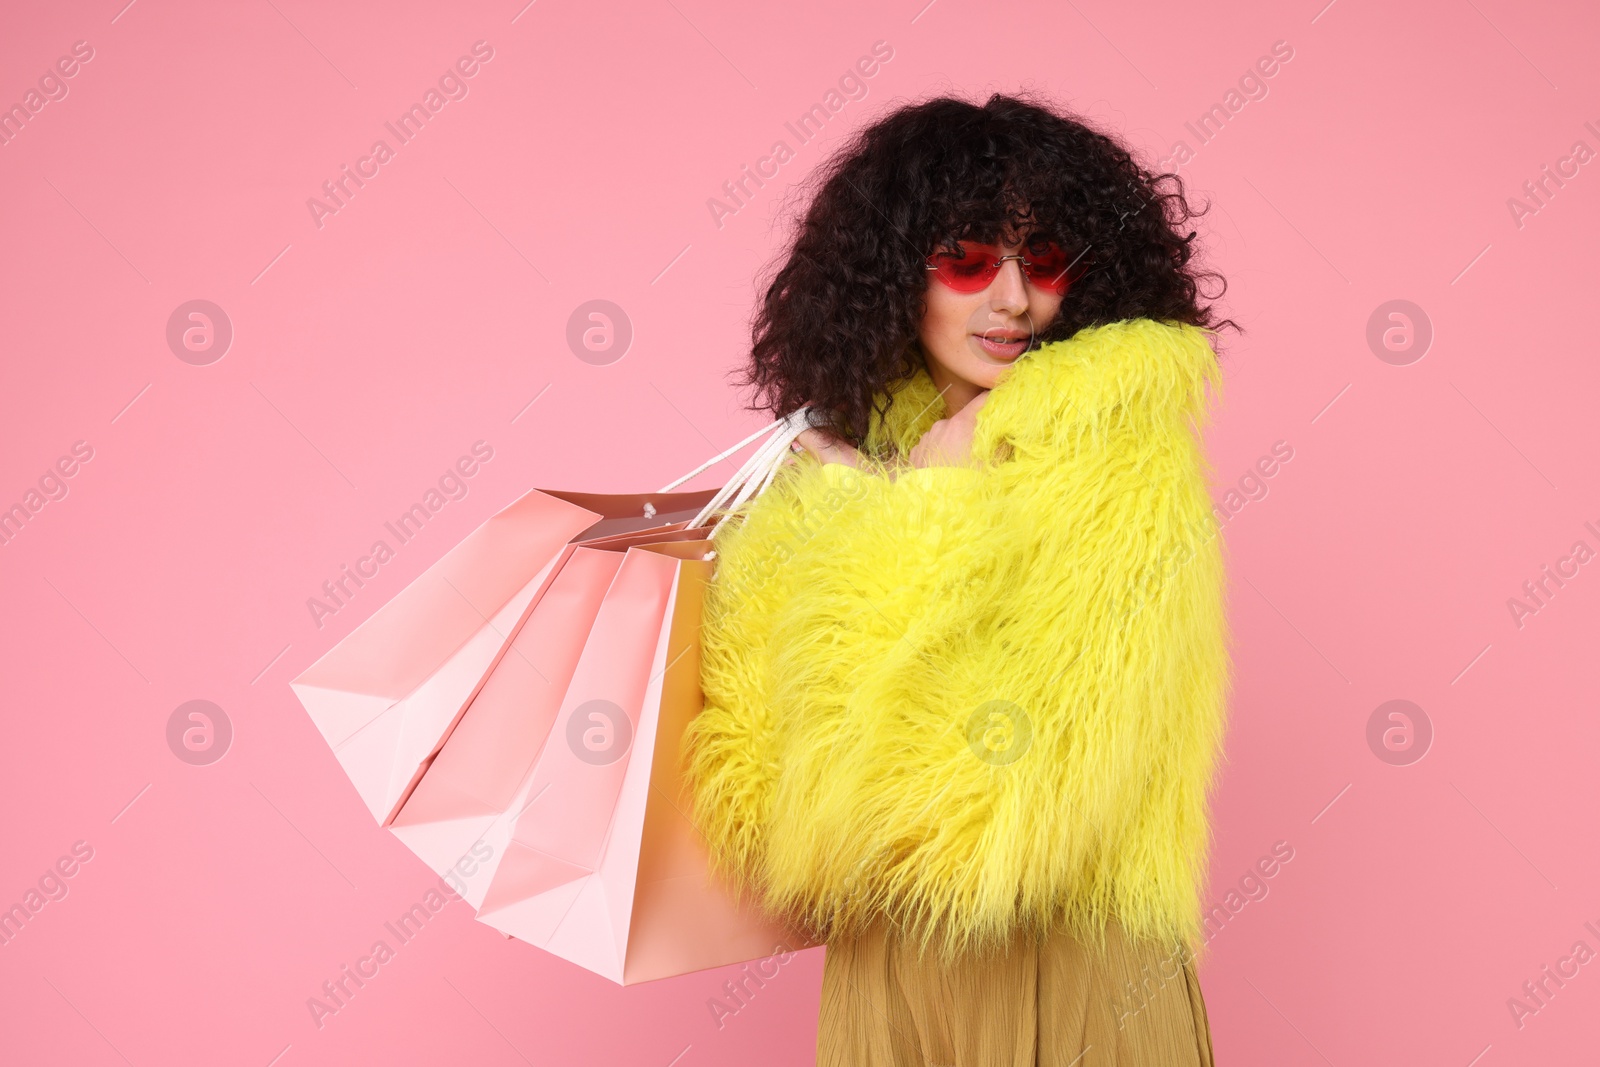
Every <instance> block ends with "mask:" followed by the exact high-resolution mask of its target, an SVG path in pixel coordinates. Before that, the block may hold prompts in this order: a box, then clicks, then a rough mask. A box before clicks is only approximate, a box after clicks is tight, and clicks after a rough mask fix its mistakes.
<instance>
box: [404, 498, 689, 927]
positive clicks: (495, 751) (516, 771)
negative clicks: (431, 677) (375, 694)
mask: <svg viewBox="0 0 1600 1067" xmlns="http://www.w3.org/2000/svg"><path fill="white" fill-rule="evenodd" d="M709 532H710V531H709V530H708V529H707V528H705V527H699V528H696V529H685V528H684V524H683V523H675V524H673V525H671V526H669V527H666V528H656V529H651V530H647V531H643V532H639V533H632V534H621V535H614V536H612V537H609V538H602V539H598V540H586V541H583V542H580V543H579V544H577V545H575V546H573V547H572V548H571V549H570V550H569V552H568V554H567V556H566V557H565V558H564V559H563V561H562V562H561V563H560V565H559V568H558V570H557V572H556V574H555V575H554V577H553V578H552V579H551V580H550V581H549V582H548V583H547V584H546V586H545V588H544V589H543V590H542V591H541V593H540V594H539V597H538V600H537V602H536V603H535V604H534V605H533V607H532V608H531V610H530V611H529V613H528V615H527V617H526V619H525V620H524V622H523V623H522V626H521V628H520V629H519V630H518V632H517V633H516V635H515V636H514V637H513V639H512V641H511V645H510V648H509V649H508V650H507V652H506V654H505V655H504V656H503V657H501V659H500V661H499V662H498V663H497V664H496V665H495V666H494V669H493V670H492V671H491V672H490V674H489V676H488V678H487V679H486V680H485V681H484V684H483V687H482V688H481V689H480V690H479V691H478V693H477V695H476V696H474V697H473V698H472V702H471V704H469V705H468V707H467V710H466V712H465V713H464V714H463V715H462V716H461V720H460V721H459V722H458V723H457V724H456V727H455V729H454V730H452V731H451V732H450V737H449V738H448V740H446V741H445V743H444V745H443V747H442V748H440V750H439V753H438V755H437V756H435V757H434V758H433V760H432V762H431V763H429V765H428V767H427V770H426V771H425V772H424V773H423V775H422V777H421V779H420V780H419V781H418V782H417V785H416V788H415V789H414V790H413V791H412V793H411V795H410V797H409V798H408V799H407V800H406V802H405V805H404V806H403V807H402V808H401V809H400V811H399V812H398V813H397V814H396V815H395V817H394V819H393V820H392V821H391V822H390V824H389V829H390V830H391V831H393V833H394V834H395V836H397V837H399V838H400V839H401V840H402V841H404V842H405V844H406V846H407V847H408V848H410V849H411V851H412V852H415V853H416V854H417V855H418V856H420V857H422V859H423V860H424V861H425V862H426V863H427V864H428V866H430V867H432V868H433V869H434V870H435V871H436V872H438V873H439V874H445V873H446V872H448V871H450V870H451V869H452V868H456V867H461V868H462V869H461V870H458V871H457V872H456V875H457V878H456V884H457V889H458V891H460V892H461V893H462V895H463V896H464V897H466V899H467V900H468V902H469V903H471V904H473V905H474V906H476V905H478V904H479V903H481V902H482V899H483V889H485V888H486V886H487V879H486V876H485V875H484V874H480V873H479V872H480V871H481V872H491V871H492V870H493V867H494V865H495V862H496V861H495V860H494V859H493V856H494V855H496V854H497V853H494V852H492V851H491V852H486V850H485V849H484V848H479V850H478V852H477V853H476V857H477V858H476V859H469V858H468V857H469V854H471V853H472V852H473V848H474V846H475V845H479V843H480V842H482V843H483V844H484V845H487V846H489V848H490V849H492V848H493V847H494V846H493V843H492V842H491V841H490V840H489V838H491V837H494V836H495V835H494V834H493V833H491V831H492V829H493V828H494V827H495V824H496V823H497V822H505V821H506V820H508V819H509V818H511V817H513V816H514V815H515V814H516V807H515V805H516V798H517V796H518V795H519V790H520V787H521V786H522V785H523V784H524V783H525V782H526V780H527V777H528V774H529V773H530V772H531V771H532V769H533V766H534V763H535V761H536V760H537V759H538V757H539V754H540V753H541V752H542V751H543V749H544V746H545V745H546V743H548V740H549V738H550V736H551V729H552V727H553V726H554V724H555V719H556V714H557V712H558V711H559V710H560V706H561V701H562V699H563V697H565V695H566V692H567V686H568V683H569V682H570V681H571V680H572V677H573V672H574V671H575V670H576V668H577V663H578V656H579V654H580V653H581V652H582V651H583V648H584V644H585V642H586V641H587V640H588V637H589V632H590V630H591V629H592V627H593V625H594V622H595V617H596V616H597V614H598V613H599V610H600V604H601V602H602V600H603V599H604V598H605V595H606V592H607V590H608V589H609V588H610V586H611V583H612V581H613V579H615V578H616V576H617V572H618V570H619V569H620V568H621V565H622V561H623V558H624V553H625V552H626V551H627V549H628V548H629V547H631V546H633V545H636V544H650V543H674V542H684V541H695V540H704V539H705V537H706V536H707V535H708V533H709ZM521 792H522V793H523V794H525V793H526V791H525V790H522V791H521ZM505 829H506V830H507V832H509V825H507V826H506V827H505ZM486 855H487V856H488V857H489V858H485V856H486ZM463 861H466V862H463ZM469 873H470V874H471V877H466V875H467V874H469Z"/></svg>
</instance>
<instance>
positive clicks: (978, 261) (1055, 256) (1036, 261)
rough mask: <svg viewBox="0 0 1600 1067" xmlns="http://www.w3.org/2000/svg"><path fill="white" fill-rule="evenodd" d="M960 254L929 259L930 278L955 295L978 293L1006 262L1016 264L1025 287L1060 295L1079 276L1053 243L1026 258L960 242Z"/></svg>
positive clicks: (984, 245)
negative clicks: (1010, 261)
mask: <svg viewBox="0 0 1600 1067" xmlns="http://www.w3.org/2000/svg"><path fill="white" fill-rule="evenodd" d="M959 243H960V245H961V251H960V252H959V253H957V252H935V253H934V254H933V255H931V256H929V257H928V269H929V270H931V271H933V276H934V277H935V278H938V279H939V280H940V281H941V282H943V283H944V284H945V285H947V286H949V287H950V288H951V289H954V290H955V291H956V292H958V293H978V292H982V291H983V290H985V289H987V288H988V287H989V285H990V283H992V282H993V281H994V280H995V278H997V277H999V276H1000V266H1001V264H1003V263H1004V262H1005V261H1006V260H1008V259H1014V260H1016V261H1017V265H1018V266H1020V267H1021V268H1022V274H1023V277H1025V278H1026V279H1027V280H1028V284H1029V285H1032V286H1034V287H1035V288H1037V289H1042V290H1043V291H1045V292H1047V293H1052V294H1054V295H1056V296H1061V295H1063V294H1064V293H1066V291H1067V290H1068V289H1069V288H1071V286H1072V283H1073V282H1074V281H1076V280H1077V279H1078V278H1079V277H1081V276H1082V274H1083V271H1082V269H1081V268H1078V267H1075V266H1074V264H1072V263H1069V262H1068V261H1067V254H1066V253H1065V252H1063V251H1062V250H1061V246H1060V245H1058V244H1056V243H1055V242H1053V241H1052V242H1051V243H1050V244H1048V245H1045V246H1044V248H1042V249H1041V250H1040V251H1038V252H1029V253H1028V254H1027V255H1011V256H1003V255H1001V254H1000V249H998V248H997V247H995V246H994V245H986V244H979V243H977V242H976V241H961V242H959Z"/></svg>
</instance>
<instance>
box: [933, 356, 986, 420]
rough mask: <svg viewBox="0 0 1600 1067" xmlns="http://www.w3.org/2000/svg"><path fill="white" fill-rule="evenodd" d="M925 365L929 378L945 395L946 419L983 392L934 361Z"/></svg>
mask: <svg viewBox="0 0 1600 1067" xmlns="http://www.w3.org/2000/svg"><path fill="white" fill-rule="evenodd" d="M923 364H924V366H926V367H927V368H928V377H930V378H932V379H933V387H934V388H935V389H937V390H939V392H940V393H941V394H943V395H944V411H945V418H949V417H950V416H951V415H954V414H955V413H956V412H958V411H960V410H961V409H962V408H964V407H966V406H967V405H968V404H970V403H971V402H972V401H973V400H974V399H976V398H977V396H978V394H979V393H981V392H983V390H982V389H979V388H978V387H977V386H976V385H973V384H972V383H971V382H969V381H967V380H966V379H964V378H958V377H956V376H955V375H954V374H951V373H950V372H949V371H947V370H946V369H945V368H944V367H941V366H940V365H938V364H937V363H934V362H933V361H932V360H928V359H924V360H923Z"/></svg>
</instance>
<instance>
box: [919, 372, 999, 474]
mask: <svg viewBox="0 0 1600 1067" xmlns="http://www.w3.org/2000/svg"><path fill="white" fill-rule="evenodd" d="M988 399H989V390H987V389H985V390H984V391H983V392H981V393H979V394H978V395H977V396H975V397H973V398H972V399H971V400H970V401H968V403H967V405H966V406H965V407H963V408H962V409H961V410H960V411H958V412H956V413H955V414H954V415H952V416H950V417H949V418H948V419H940V420H939V421H938V422H936V423H934V424H933V425H932V426H930V427H928V432H927V433H925V434H923V435H922V440H920V441H918V442H917V443H916V445H915V446H914V447H913V448H912V449H911V465H912V466H913V467H960V466H965V465H966V463H967V462H968V461H969V460H970V459H971V458H972V431H973V428H974V427H975V426H976V425H977V422H978V412H979V411H980V410H982V408H983V405H984V404H985V403H986V402H987V401H988Z"/></svg>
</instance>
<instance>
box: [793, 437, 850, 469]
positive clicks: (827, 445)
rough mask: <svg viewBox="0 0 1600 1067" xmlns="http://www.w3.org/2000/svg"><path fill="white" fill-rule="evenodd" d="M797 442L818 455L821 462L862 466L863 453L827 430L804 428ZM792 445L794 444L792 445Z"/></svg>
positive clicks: (818, 460) (814, 454)
mask: <svg viewBox="0 0 1600 1067" xmlns="http://www.w3.org/2000/svg"><path fill="white" fill-rule="evenodd" d="M795 444H796V445H799V446H800V447H801V448H803V449H804V450H805V451H807V452H810V453H811V454H812V455H813V456H816V457H817V462H819V463H843V464H845V465H846V466H849V467H857V468H859V467H860V466H861V460H862V456H861V453H860V452H858V451H856V450H855V449H854V448H852V447H851V446H850V445H848V444H846V443H844V442H843V441H841V440H839V439H838V438H837V437H835V436H833V435H832V434H830V433H828V432H827V431H826V430H818V429H816V428H814V427H813V428H812V429H809V430H803V431H801V433H800V436H799V437H797V438H795ZM791 447H792V446H791Z"/></svg>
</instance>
